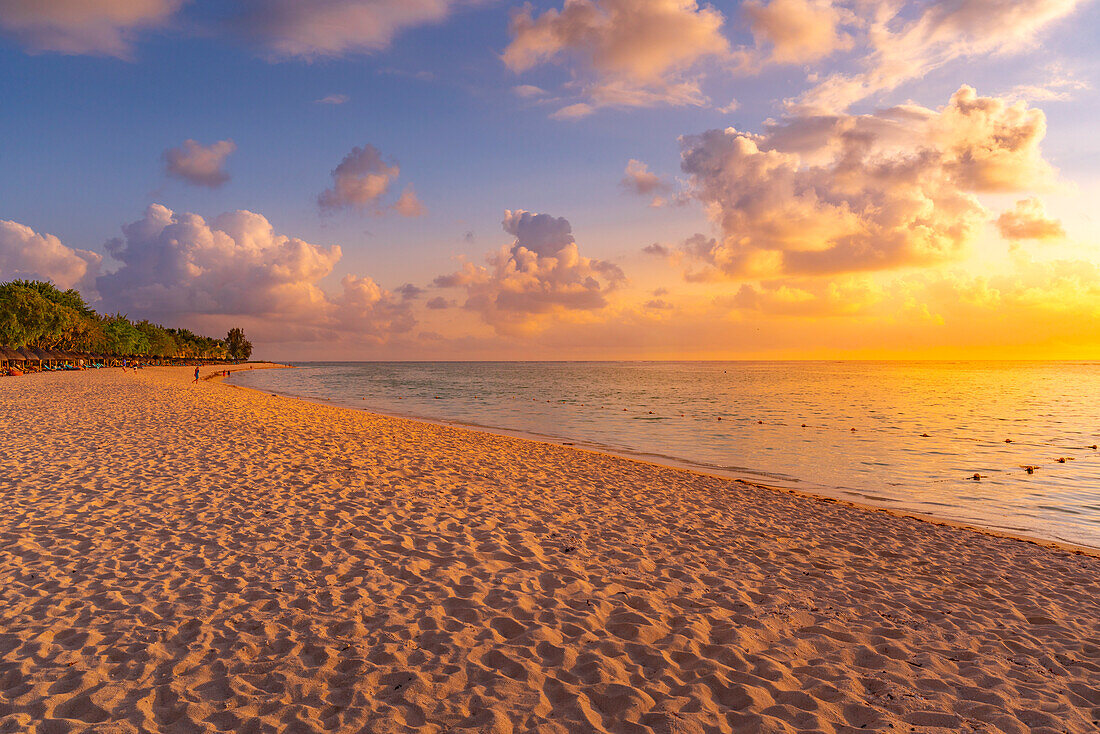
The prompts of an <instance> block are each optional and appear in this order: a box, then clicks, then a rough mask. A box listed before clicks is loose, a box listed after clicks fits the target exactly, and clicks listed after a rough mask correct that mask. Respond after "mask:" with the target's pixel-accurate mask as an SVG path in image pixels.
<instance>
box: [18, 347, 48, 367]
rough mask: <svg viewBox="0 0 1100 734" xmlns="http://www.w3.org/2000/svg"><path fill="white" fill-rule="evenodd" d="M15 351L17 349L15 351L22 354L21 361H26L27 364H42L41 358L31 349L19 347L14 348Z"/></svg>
mask: <svg viewBox="0 0 1100 734" xmlns="http://www.w3.org/2000/svg"><path fill="white" fill-rule="evenodd" d="M15 351H17V352H19V354H21V355H23V361H24V362H26V364H27V365H32V364H37V365H39V366H41V365H42V358H41V357H39V356H38V355H37V354H35V353H34V352H33V351H32V350H30V349H28V348H27V347H20V348H19V349H16V350H15Z"/></svg>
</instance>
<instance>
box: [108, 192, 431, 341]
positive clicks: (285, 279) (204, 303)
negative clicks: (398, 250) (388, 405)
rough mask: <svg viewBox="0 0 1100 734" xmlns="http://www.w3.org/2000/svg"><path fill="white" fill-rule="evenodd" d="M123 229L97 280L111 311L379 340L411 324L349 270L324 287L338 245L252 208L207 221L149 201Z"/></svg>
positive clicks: (270, 332) (403, 311)
mask: <svg viewBox="0 0 1100 734" xmlns="http://www.w3.org/2000/svg"><path fill="white" fill-rule="evenodd" d="M122 231H123V237H122V238H118V239H113V240H110V241H109V242H108V243H107V245H106V248H107V252H108V253H109V254H110V255H111V256H112V257H113V258H114V259H115V260H117V261H118V262H119V263H120V264H121V265H120V267H119V268H118V269H117V270H115V271H114V272H112V273H108V274H106V275H102V276H100V277H99V279H98V281H97V284H98V288H99V292H100V295H101V297H102V299H103V301H104V303H105V304H106V306H107V307H108V309H109V310H119V311H123V312H126V313H129V314H130V315H131V316H137V317H141V318H154V319H162V320H175V319H178V318H181V317H190V316H205V317H224V318H226V319H228V320H229V321H231V320H233V319H239V318H240V317H257V318H258V319H260V321H259V322H258V323H259V324H261V325H263V328H265V329H266V330H267V338H269V339H270V340H274V341H279V340H281V338H282V337H283V336H285V335H286V334H287V333H290V332H291V331H294V332H295V333H297V334H298V336H299V338H314V339H316V338H323V337H325V336H331V335H335V334H338V333H340V332H347V333H354V334H356V335H357V336H362V337H366V338H368V339H375V340H384V339H385V338H386V337H388V336H389V335H392V334H394V333H400V332H404V331H408V330H409V329H411V328H412V327H413V325H414V324H415V321H414V319H413V318H412V315H411V313H410V311H409V307H408V306H407V305H406V304H404V303H403V302H402V300H401V299H400V298H399V297H397V296H396V295H394V294H392V293H390V292H388V291H386V290H384V289H382V288H381V287H380V286H378V285H377V284H376V283H375V282H374V281H372V280H371V279H370V278H366V277H359V276H355V275H348V276H346V277H345V278H344V279H343V280H342V281H341V287H342V291H341V292H340V293H339V294H337V295H329V294H328V293H326V292H325V291H324V290H322V289H321V287H320V286H319V285H318V282H319V281H320V280H321V279H322V278H324V277H326V276H328V275H329V274H330V273H331V272H332V270H333V268H334V266H335V265H336V263H337V262H338V261H339V260H340V257H341V251H340V248H339V247H338V246H336V245H331V246H328V247H325V246H320V245H313V244H310V243H308V242H305V241H304V240H301V239H298V238H296V237H288V236H286V235H281V234H277V233H276V232H275V231H274V228H273V227H272V226H271V223H270V222H268V220H267V219H266V218H264V217H263V216H262V215H260V214H256V213H254V212H249V211H235V212H229V213H226V214H222V215H221V216H218V217H215V218H214V219H213V220H211V221H209V222H208V221H206V220H205V219H203V218H202V217H200V216H198V215H196V214H176V213H175V212H173V211H172V210H171V209H168V208H167V207H164V206H161V205H159V204H153V205H152V206H150V207H149V208H148V209H147V210H146V212H145V216H144V217H143V218H142V219H140V220H138V221H136V222H133V223H131V224H128V225H125V226H124V227H123V228H122ZM226 323H228V321H226ZM303 335H308V336H303Z"/></svg>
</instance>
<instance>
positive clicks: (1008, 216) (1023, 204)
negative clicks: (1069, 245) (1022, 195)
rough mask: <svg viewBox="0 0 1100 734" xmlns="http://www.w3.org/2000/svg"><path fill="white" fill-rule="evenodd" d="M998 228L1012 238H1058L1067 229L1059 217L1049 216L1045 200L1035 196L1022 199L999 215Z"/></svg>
mask: <svg viewBox="0 0 1100 734" xmlns="http://www.w3.org/2000/svg"><path fill="white" fill-rule="evenodd" d="M997 230H998V231H999V232H1000V233H1001V236H1002V237H1004V238H1005V239H1010V240H1057V239H1061V238H1063V237H1065V236H1066V230H1065V229H1064V228H1063V227H1062V223H1061V222H1059V221H1058V220H1057V219H1051V218H1050V217H1048V216H1047V210H1046V207H1044V206H1043V202H1042V201H1040V200H1039V199H1037V198H1035V197H1031V198H1029V199H1022V200H1020V201H1017V202H1016V206H1014V207H1012V208H1011V209H1009V210H1008V211H1005V212H1003V213H1002V214H1001V216H999V217H997Z"/></svg>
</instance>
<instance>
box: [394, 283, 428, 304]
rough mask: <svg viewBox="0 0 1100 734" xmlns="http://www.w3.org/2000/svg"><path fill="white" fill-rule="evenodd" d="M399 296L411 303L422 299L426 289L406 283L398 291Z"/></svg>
mask: <svg viewBox="0 0 1100 734" xmlns="http://www.w3.org/2000/svg"><path fill="white" fill-rule="evenodd" d="M397 294H398V295H400V296H401V298H402V299H404V300H406V301H411V300H413V299H414V298H420V297H421V296H422V295H424V289H423V288H421V287H420V286H417V285H413V284H412V283H406V284H405V285H403V286H401V287H400V288H398V289H397Z"/></svg>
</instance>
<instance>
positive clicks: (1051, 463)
mask: <svg viewBox="0 0 1100 734" xmlns="http://www.w3.org/2000/svg"><path fill="white" fill-rule="evenodd" d="M300 366H301V369H296V370H255V371H251V372H242V373H238V374H236V375H234V377H233V380H234V381H235V382H238V383H239V384H242V385H245V386H250V387H257V388H261V389H265V390H269V391H275V392H283V393H288V394H292V395H298V396H301V397H306V398H311V399H319V400H326V401H330V402H333V403H336V404H341V405H347V406H349V407H354V408H367V409H373V410H377V411H381V412H386V413H394V414H400V415H407V416H413V417H422V418H428V419H431V420H440V421H448V422H456V423H461V424H465V425H473V426H481V427H487V428H491V429H501V430H508V431H515V432H520V433H524V434H528V435H533V436H536V437H541V438H548V439H555V440H565V441H575V442H577V443H578V445H587V446H590V447H593V448H598V449H602V450H606V451H611V452H615V453H622V454H628V455H641V456H643V457H644V458H647V459H649V460H654V461H658V462H661V461H664V462H667V463H681V464H687V465H690V466H695V467H698V468H700V469H703V470H706V471H710V472H717V473H722V474H727V475H730V476H736V477H742V478H746V479H754V480H757V481H762V482H768V483H773V484H782V485H787V486H794V487H798V488H801V489H805V490H807V491H813V492H817V493H821V494H828V495H832V496H836V497H841V498H845V499H851V500H854V501H859V502H864V503H870V504H876V505H881V506H887V507H895V508H899V509H906V510H911V511H914V512H921V513H925V514H930V515H936V516H939V517H944V518H949V519H953V520H959V521H964V522H970V523H975V524H980V525H984V526H987V527H991V528H997V529H1003V530H1009V531H1015V532H1019V533H1025V534H1028V535H1035V536H1040V537H1045V538H1051V539H1055V540H1064V541H1068V542H1073V543H1079V544H1082V545H1090V546H1094V547H1100V452H1098V451H1097V450H1095V449H1091V448H1089V446H1091V445H1095V444H1097V443H1098V442H1100V425H1098V423H1100V363H1093V362H529V363H515V362H511V363H507V362H502V363H471V362H437V363H424V362H415V363H396V362H384V363H309V364H302V365H300ZM719 419H721V420H719ZM803 424H805V425H803ZM852 429H855V430H852ZM923 434H927V435H923ZM1059 458H1065V459H1066V461H1065V463H1059V462H1058V459H1059ZM1027 466H1033V467H1037V468H1035V469H1033V473H1031V474H1029V473H1027V471H1026V470H1025V468H1024V467H1027ZM975 473H977V474H979V475H981V477H982V479H981V481H978V482H976V481H973V480H972V479H969V477H972V476H973V475H974V474H975Z"/></svg>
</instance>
